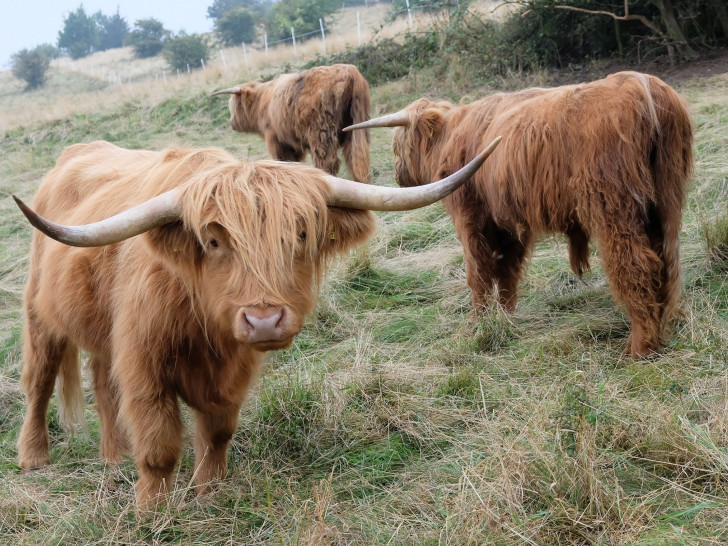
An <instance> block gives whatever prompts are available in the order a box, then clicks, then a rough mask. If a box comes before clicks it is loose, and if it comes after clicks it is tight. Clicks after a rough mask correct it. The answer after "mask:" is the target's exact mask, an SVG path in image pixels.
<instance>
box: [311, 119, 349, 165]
mask: <svg viewBox="0 0 728 546" xmlns="http://www.w3.org/2000/svg"><path fill="white" fill-rule="evenodd" d="M308 146H309V149H310V150H311V158H312V159H313V164H314V165H315V166H316V167H317V168H319V169H321V170H323V171H326V172H327V173H329V174H331V175H334V176H335V175H337V174H338V173H339V165H340V164H341V161H340V160H339V156H338V151H339V139H338V137H337V136H336V126H335V125H334V124H333V123H331V125H328V124H325V125H322V126H320V127H318V126H314V127H311V129H310V130H309V132H308Z"/></svg>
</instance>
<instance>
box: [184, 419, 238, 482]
mask: <svg viewBox="0 0 728 546" xmlns="http://www.w3.org/2000/svg"><path fill="white" fill-rule="evenodd" d="M239 410H240V406H230V407H229V408H228V410H227V411H224V412H222V413H215V414H210V413H202V412H199V411H197V412H195V418H196V423H197V431H196V437H195V490H196V491H197V493H198V494H205V493H207V492H209V490H210V486H211V484H212V483H213V482H214V481H215V480H217V479H219V478H222V477H224V476H225V473H226V472H227V450H228V446H229V444H230V439H231V438H232V436H233V433H234V432H235V428H236V427H237V424H238V412H239Z"/></svg>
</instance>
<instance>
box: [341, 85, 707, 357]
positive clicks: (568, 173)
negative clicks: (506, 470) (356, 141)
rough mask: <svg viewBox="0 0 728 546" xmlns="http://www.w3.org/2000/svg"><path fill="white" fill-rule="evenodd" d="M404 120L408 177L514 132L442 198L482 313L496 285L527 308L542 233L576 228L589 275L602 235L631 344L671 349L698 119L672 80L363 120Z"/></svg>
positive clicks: (437, 171)
mask: <svg viewBox="0 0 728 546" xmlns="http://www.w3.org/2000/svg"><path fill="white" fill-rule="evenodd" d="M395 126H396V127H399V128H398V129H397V130H395V132H394V142H393V148H394V153H395V156H396V157H395V169H396V178H397V183H398V184H399V185H400V186H418V185H422V184H428V183H429V182H431V181H433V180H435V179H436V178H438V177H441V176H444V175H447V174H448V173H450V172H453V171H455V170H457V168H458V167H459V166H461V165H463V164H464V163H465V162H466V161H467V160H468V159H469V158H471V157H473V155H474V153H475V152H476V150H478V148H479V147H480V146H481V145H482V144H481V143H483V142H487V141H488V139H491V138H493V137H492V135H503V142H502V144H501V145H500V147H499V150H498V151H497V152H496V156H497V157H495V156H494V159H495V161H491V162H489V166H487V167H486V168H484V169H481V170H480V171H479V172H478V173H477V174H476V175H475V176H474V177H473V178H472V180H471V181H469V182H468V183H467V184H465V186H463V187H462V188H461V189H460V190H458V191H457V192H455V193H453V194H452V195H450V196H449V197H448V198H446V199H445V200H444V203H445V206H446V208H447V211H448V213H449V214H450V216H451V217H452V219H453V222H454V224H455V228H456V230H457V233H458V236H459V238H460V241H461V242H462V244H463V248H464V253H465V263H466V269H467V281H468V285H469V286H470V288H471V290H472V300H473V306H474V307H475V308H476V309H478V308H480V307H482V306H483V305H484V304H485V302H486V297H487V295H488V294H489V293H492V291H493V290H495V291H496V294H497V298H498V301H499V302H500V303H501V304H502V305H503V306H505V307H506V308H507V309H509V310H512V309H513V308H514V307H515V305H516V298H517V288H518V282H519V279H520V278H521V274H522V270H523V265H524V261H525V260H526V258H527V257H528V256H529V254H530V252H531V250H532V248H533V245H534V241H535V239H536V237H537V236H538V235H539V234H542V233H553V232H560V233H563V234H565V235H566V237H567V239H568V246H569V258H570V262H571V268H572V270H573V271H574V272H575V273H576V274H578V275H581V274H582V272H583V271H584V270H588V269H589V261H588V259H589V241H590V239H592V238H594V240H595V241H596V244H597V248H598V250H599V253H600V256H601V263H602V267H603V268H604V271H605V273H606V275H607V278H608V279H609V283H610V286H611V289H612V294H613V296H614V298H615V299H616V300H618V301H620V302H621V303H622V304H624V306H625V307H626V310H627V313H628V315H629V317H630V319H631V322H632V326H631V332H630V337H629V340H628V341H627V347H626V351H627V352H628V353H629V354H631V355H632V357H633V358H639V357H643V356H647V355H650V354H651V353H653V352H654V351H656V350H658V349H659V347H660V344H661V341H662V334H663V329H664V326H665V323H666V321H667V320H668V319H669V318H670V317H671V316H672V315H673V314H674V312H675V310H676V308H677V303H678V299H679V297H680V293H681V273H680V263H679V249H680V244H679V240H678V234H679V233H680V225H681V222H682V207H683V204H684V203H685V194H686V189H687V187H688V184H689V181H690V178H691V174H692V169H693V149H692V146H693V127H692V123H691V120H690V117H689V115H688V112H687V110H686V107H685V104H684V102H683V100H682V99H681V98H680V97H679V96H678V94H677V93H676V92H675V91H674V90H673V89H671V88H670V87H669V86H668V85H666V84H665V83H664V82H662V81H661V80H659V79H658V78H656V77H653V76H649V75H646V74H639V73H636V72H620V73H618V74H613V75H611V76H609V77H607V78H605V79H603V80H598V81H595V82H592V83H585V84H580V85H566V86H563V87H556V88H553V89H527V90H524V91H520V92H517V93H496V94H494V95H491V96H488V97H485V98H483V99H481V100H478V101H475V102H473V103H472V104H466V105H461V106H453V105H452V104H449V103H445V102H431V101H429V100H425V99H420V100H417V101H415V102H414V103H412V104H411V105H410V106H408V107H407V108H405V109H404V110H402V111H400V112H398V113H395V114H389V115H387V116H383V117H381V118H377V119H376V120H371V121H370V122H367V123H363V124H359V125H358V127H395ZM353 128H356V127H349V128H347V130H350V129H353ZM500 158H502V160H501V161H498V159H500Z"/></svg>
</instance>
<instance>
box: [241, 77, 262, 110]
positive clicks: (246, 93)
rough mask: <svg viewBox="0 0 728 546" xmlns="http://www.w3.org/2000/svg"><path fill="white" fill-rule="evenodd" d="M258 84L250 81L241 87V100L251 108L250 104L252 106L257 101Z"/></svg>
mask: <svg viewBox="0 0 728 546" xmlns="http://www.w3.org/2000/svg"><path fill="white" fill-rule="evenodd" d="M257 86H258V84H257V83H249V84H246V85H245V86H244V87H242V88H241V89H240V102H241V103H243V104H244V105H245V106H246V107H248V108H250V106H252V104H253V103H254V102H255V96H256V93H257V91H256V89H255V88H256V87H257Z"/></svg>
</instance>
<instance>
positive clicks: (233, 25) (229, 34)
mask: <svg viewBox="0 0 728 546" xmlns="http://www.w3.org/2000/svg"><path fill="white" fill-rule="evenodd" d="M215 31H216V32H217V34H218V35H219V37H220V41H221V42H222V43H223V44H224V45H226V46H233V45H238V44H240V43H241V42H252V41H253V40H255V35H256V31H255V16H254V15H253V12H252V11H250V10H249V9H248V8H235V9H234V10H232V11H228V12H227V13H226V14H225V15H223V16H222V17H220V18H219V19H218V20H216V21H215Z"/></svg>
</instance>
